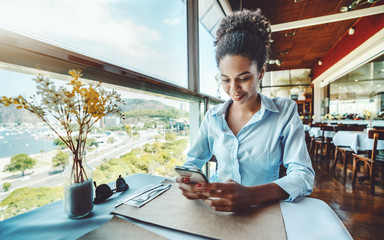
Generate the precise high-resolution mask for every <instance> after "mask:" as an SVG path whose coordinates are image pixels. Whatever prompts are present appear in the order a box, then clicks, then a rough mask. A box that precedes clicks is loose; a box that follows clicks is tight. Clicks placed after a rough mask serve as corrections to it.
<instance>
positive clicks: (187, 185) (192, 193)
mask: <svg viewBox="0 0 384 240" xmlns="http://www.w3.org/2000/svg"><path fill="white" fill-rule="evenodd" d="M176 182H178V183H179V188H180V189H181V192H182V194H183V195H184V196H185V197H186V198H188V199H191V200H193V199H205V198H207V197H206V196H203V195H201V194H200V193H199V192H198V191H197V188H196V185H198V184H199V183H191V182H190V178H189V177H187V176H178V177H177V178H176ZM198 186H199V185H198ZM200 186H201V185H200ZM200 192H201V191H200Z"/></svg>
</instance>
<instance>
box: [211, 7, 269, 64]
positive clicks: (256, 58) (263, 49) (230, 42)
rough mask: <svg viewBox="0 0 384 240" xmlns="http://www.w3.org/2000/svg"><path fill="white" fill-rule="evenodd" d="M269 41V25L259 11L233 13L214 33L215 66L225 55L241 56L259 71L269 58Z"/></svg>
mask: <svg viewBox="0 0 384 240" xmlns="http://www.w3.org/2000/svg"><path fill="white" fill-rule="evenodd" d="M270 39H271V28H270V23H269V21H268V19H267V18H266V17H264V16H263V15H262V14H261V11H260V9H257V10H256V11H250V10H243V11H237V12H234V13H233V14H231V15H229V16H227V17H225V18H224V19H223V20H222V21H221V23H220V27H219V29H218V30H217V32H216V41H215V45H216V62H217V65H219V63H220V60H221V59H223V58H224V57H225V56H226V55H230V56H235V55H242V56H244V57H248V58H249V59H250V60H251V61H252V62H253V63H256V66H257V69H258V71H260V70H261V69H262V67H263V65H264V64H265V62H266V61H267V60H268V57H269V52H270V45H271V43H270Z"/></svg>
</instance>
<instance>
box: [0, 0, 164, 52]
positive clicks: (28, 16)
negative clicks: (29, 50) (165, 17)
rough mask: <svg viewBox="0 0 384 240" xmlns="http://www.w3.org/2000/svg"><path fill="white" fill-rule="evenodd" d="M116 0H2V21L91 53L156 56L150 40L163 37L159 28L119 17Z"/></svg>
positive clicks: (0, 2)
mask: <svg viewBox="0 0 384 240" xmlns="http://www.w3.org/2000/svg"><path fill="white" fill-rule="evenodd" d="M113 2H115V1H114V0H67V1H62V0H34V1H25V0H24V1H22V0H8V1H5V0H2V1H0V24H1V23H5V24H7V25H11V26H12V27H16V28H17V29H21V30H22V31H27V32H30V33H33V34H37V35H38V36H41V37H44V38H48V39H50V40H54V41H55V42H60V43H62V44H65V45H69V46H72V47H75V48H78V49H80V50H83V51H85V52H88V53H92V54H96V55H101V56H103V55H104V56H108V55H105V53H106V52H108V53H110V56H112V55H116V56H117V55H119V56H120V57H119V58H122V57H121V56H123V55H124V54H126V55H129V56H131V57H136V58H140V59H145V58H150V57H155V56H156V55H158V54H157V53H156V51H155V50H153V49H151V48H150V47H149V43H152V42H154V41H158V40H159V39H161V38H162V36H161V34H160V33H159V31H158V30H156V29H151V28H149V27H147V26H142V25H137V24H135V23H133V22H132V21H131V20H130V19H119V18H117V17H115V16H114V15H113V14H112V12H113V9H112V8H111V4H110V3H113Z"/></svg>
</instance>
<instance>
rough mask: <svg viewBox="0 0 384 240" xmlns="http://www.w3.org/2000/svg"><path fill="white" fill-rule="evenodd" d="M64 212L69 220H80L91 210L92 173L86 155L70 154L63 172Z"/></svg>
mask: <svg viewBox="0 0 384 240" xmlns="http://www.w3.org/2000/svg"><path fill="white" fill-rule="evenodd" d="M63 176H64V179H63V188H64V200H63V202H64V211H65V213H66V214H68V216H69V217H70V218H82V217H85V216H87V215H88V214H89V213H90V212H91V211H92V209H93V185H92V181H93V172H92V169H91V168H90V167H89V166H88V165H87V161H86V154H85V151H84V152H80V153H77V154H73V153H72V154H71V155H70V158H69V164H68V165H67V167H66V168H65V170H64V172H63Z"/></svg>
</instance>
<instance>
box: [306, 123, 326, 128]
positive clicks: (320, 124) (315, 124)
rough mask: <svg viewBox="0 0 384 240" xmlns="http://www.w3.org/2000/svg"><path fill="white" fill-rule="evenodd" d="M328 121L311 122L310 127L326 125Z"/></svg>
mask: <svg viewBox="0 0 384 240" xmlns="http://www.w3.org/2000/svg"><path fill="white" fill-rule="evenodd" d="M326 125H327V124H326V123H309V126H310V127H321V126H326Z"/></svg>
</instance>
